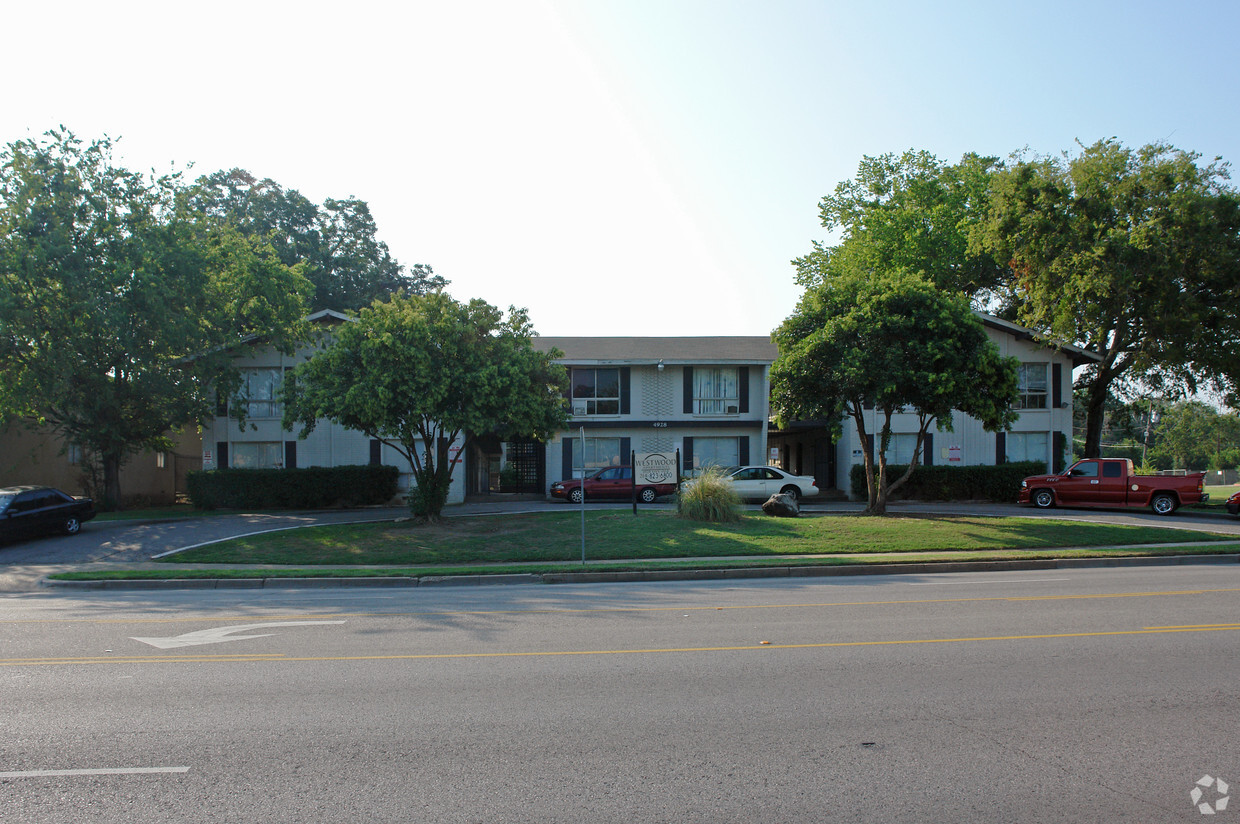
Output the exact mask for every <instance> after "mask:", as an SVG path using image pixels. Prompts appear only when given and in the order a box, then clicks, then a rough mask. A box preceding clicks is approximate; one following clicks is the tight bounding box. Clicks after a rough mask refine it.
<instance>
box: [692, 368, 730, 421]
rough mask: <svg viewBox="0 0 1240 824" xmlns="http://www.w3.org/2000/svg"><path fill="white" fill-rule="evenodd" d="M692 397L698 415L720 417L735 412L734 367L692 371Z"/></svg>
mask: <svg viewBox="0 0 1240 824" xmlns="http://www.w3.org/2000/svg"><path fill="white" fill-rule="evenodd" d="M693 383H694V387H693V396H694V398H696V399H697V411H698V414H700V415H722V414H724V413H726V412H728V411H729V407H731V411H737V398H738V397H740V393H739V391H738V381H737V371H736V368H735V367H720V368H717V369H694V370H693Z"/></svg>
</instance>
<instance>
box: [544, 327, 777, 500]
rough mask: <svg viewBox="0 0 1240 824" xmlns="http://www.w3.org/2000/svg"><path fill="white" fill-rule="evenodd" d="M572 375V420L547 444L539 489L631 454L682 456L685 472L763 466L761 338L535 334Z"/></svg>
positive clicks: (764, 345)
mask: <svg viewBox="0 0 1240 824" xmlns="http://www.w3.org/2000/svg"><path fill="white" fill-rule="evenodd" d="M535 346H536V347H538V348H539V349H540V350H542V351H549V350H550V349H551V348H553V347H554V348H555V349H558V350H560V351H561V352H563V353H564V355H563V357H561V358H560V359H559V363H561V364H563V365H564V366H565V367H566V368H567V369H568V371H569V403H570V404H571V414H572V417H571V420H570V422H569V425H568V428H567V429H565V430H563V431H561V432H559V433H557V434H556V435H555V436H554V437H553V438H552V439H551V441H550V442H549V443H547V444H546V445H545V450H546V451H545V461H546V467H547V478H546V484H545V486H544V487H543V491H546V488H547V487H549V486H550V484H551V483H552V482H554V481H556V480H564V479H568V478H578V477H581V476H582V475H584V474H586V473H589V472H591V471H593V470H595V469H599V468H601V467H605V466H615V465H621V464H627V463H628V461H629V455H630V453H631V452H638V453H643V452H665V453H673V452H676V451H679V453H680V458H681V466H682V472H683V473H684V474H688V475H691V474H694V473H696V472H698V471H700V470H701V469H702V468H703V467H705V466H708V465H711V464H718V465H720V466H730V465H732V464H745V463H766V458H767V421H768V419H769V417H770V409H769V398H770V368H771V364H772V363H774V361H775V355H776V347H775V344H773V343H772V342H771V341H770V339H769V338H767V337H672V338H644V337H539V338H536V339H535Z"/></svg>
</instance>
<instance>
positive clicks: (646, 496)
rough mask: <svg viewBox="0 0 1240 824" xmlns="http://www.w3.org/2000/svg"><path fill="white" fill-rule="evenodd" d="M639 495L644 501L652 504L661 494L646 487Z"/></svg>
mask: <svg viewBox="0 0 1240 824" xmlns="http://www.w3.org/2000/svg"><path fill="white" fill-rule="evenodd" d="M637 497H639V498H641V499H642V503H644V504H652V503H654V499H655V498H657V497H659V496H658V494H657V493H656V492H655V491H654V490H653V489H651V488H650V487H646V488H645V489H643V490H642V491H641V492H639V493H637Z"/></svg>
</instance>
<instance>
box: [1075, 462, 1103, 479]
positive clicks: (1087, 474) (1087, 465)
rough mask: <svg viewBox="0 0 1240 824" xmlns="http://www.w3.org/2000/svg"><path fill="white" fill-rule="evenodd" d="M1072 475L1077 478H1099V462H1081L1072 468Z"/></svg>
mask: <svg viewBox="0 0 1240 824" xmlns="http://www.w3.org/2000/svg"><path fill="white" fill-rule="evenodd" d="M1072 475H1073V477H1076V478H1097V477H1098V462H1097V461H1081V462H1080V463H1079V464H1077V465H1076V466H1074V467H1072Z"/></svg>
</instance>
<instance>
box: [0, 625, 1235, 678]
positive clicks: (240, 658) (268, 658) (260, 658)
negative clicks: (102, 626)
mask: <svg viewBox="0 0 1240 824" xmlns="http://www.w3.org/2000/svg"><path fill="white" fill-rule="evenodd" d="M1229 630H1240V623H1237V624H1208V625H1202V626H1185V627H1146V628H1144V629H1131V630H1103V631H1095V632H1055V633H1043V634H1038V635H986V636H975V637H964V638H913V639H899V640H892V641H825V642H819V643H810V644H742V645H736V646H722V647H650V648H641V649H595V650H546V651H541V652H540V651H533V650H529V651H523V652H441V653H406V654H389V655H314V656H284V655H280V654H253V655H250V654H244V653H239V654H237V655H226V654H220V655H183V654H182V655H170V656H166V657H165V656H157V655H149V656H132V655H129V656H119V657H116V658H104V657H100V656H94V657H89V658H10V659H0V667H18V666H40V665H45V666H50V665H64V664H186V663H207V664H211V663H252V662H269V663H281V664H282V663H324V662H332V661H427V660H444V659H468V658H476V659H481V658H558V657H570V656H587V655H653V654H657V653H693V652H747V651H752V650H794V649H833V648H843V647H885V646H909V645H917V644H965V643H979V642H989V641H1035V640H1054V639H1062V638H1107V637H1118V636H1131V635H1164V634H1169V633H1185V632H1223V631H1229Z"/></svg>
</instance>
